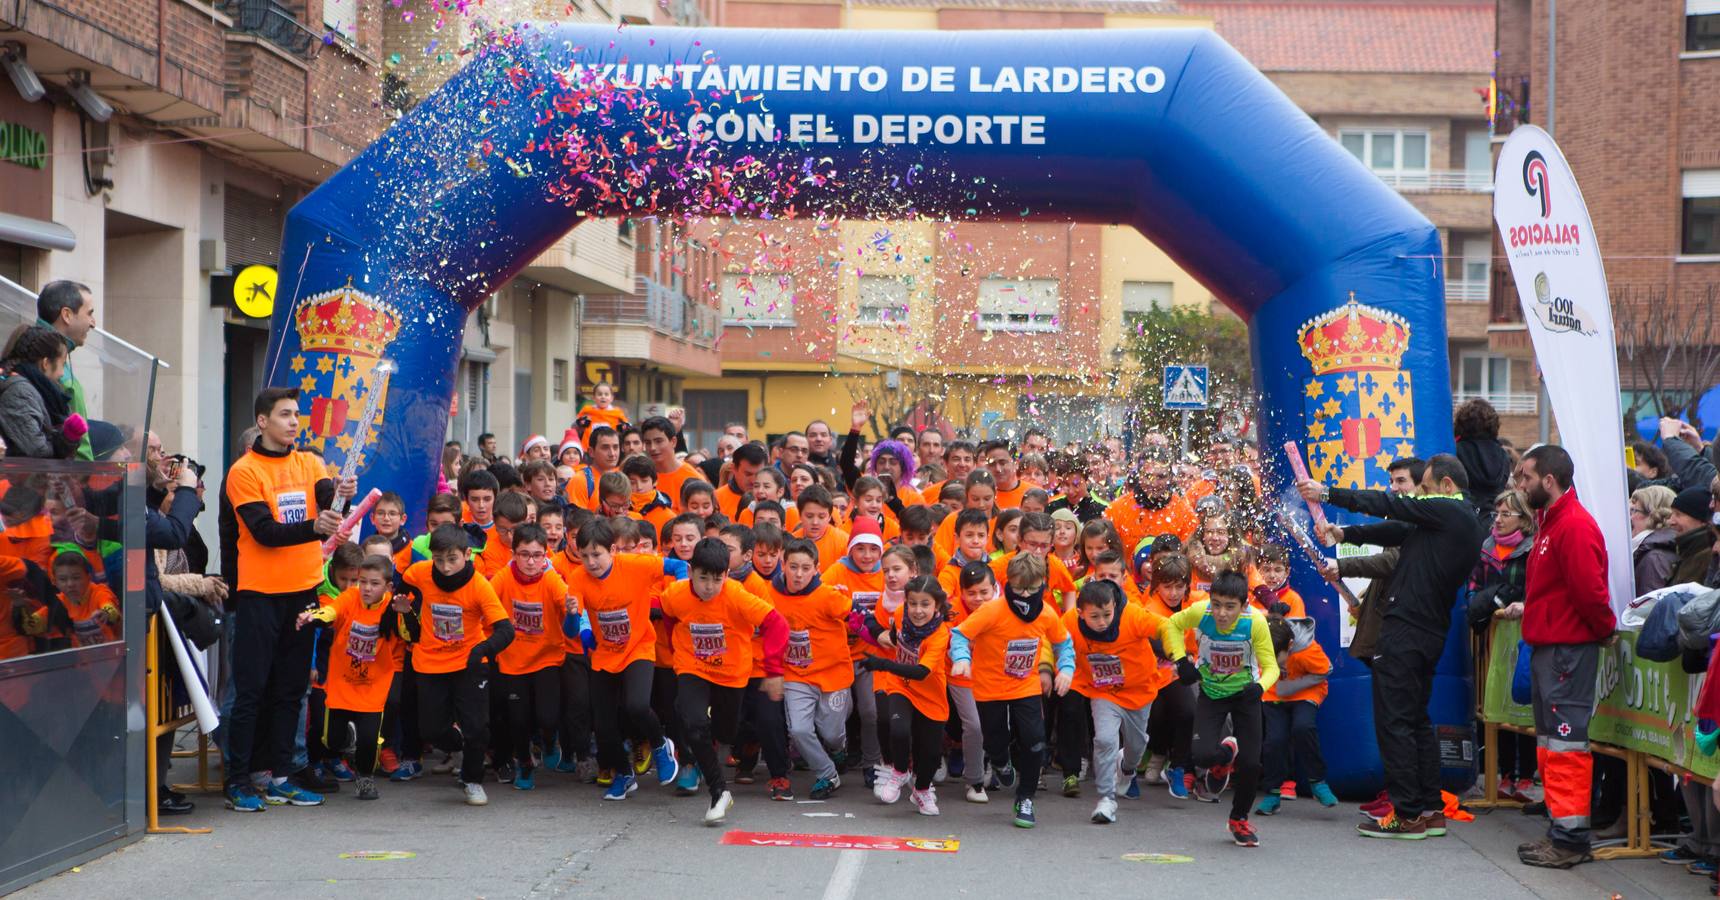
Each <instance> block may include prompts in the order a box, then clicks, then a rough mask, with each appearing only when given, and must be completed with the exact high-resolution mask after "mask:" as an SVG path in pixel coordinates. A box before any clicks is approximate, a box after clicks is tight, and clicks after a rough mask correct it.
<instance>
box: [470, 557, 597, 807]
mask: <svg viewBox="0 0 1720 900" xmlns="http://www.w3.org/2000/svg"><path fill="white" fill-rule="evenodd" d="M498 527H499V526H498ZM548 548H549V536H548V535H547V534H545V533H544V530H543V526H541V525H537V524H527V525H520V526H518V527H517V528H515V529H514V533H513V549H514V557H513V560H512V561H510V562H509V563H508V564H507V566H506V567H504V568H503V569H502V570H501V571H500V572H497V573H496V574H495V576H494V577H493V578H491V579H490V587H492V588H494V589H495V591H496V597H497V599H498V600H499V601H500V602H501V604H502V609H504V610H507V612H508V616H509V618H510V619H511V620H512V621H513V623H514V641H513V643H511V644H509V645H508V647H507V649H506V650H503V651H502V652H501V653H500V654H498V655H497V656H496V671H497V673H498V674H499V676H500V680H501V689H502V694H503V696H504V697H505V698H506V700H507V710H508V716H507V727H508V729H509V731H510V732H511V735H510V737H511V740H509V741H508V742H507V748H508V749H509V750H511V751H512V753H513V755H514V757H515V763H516V768H515V770H514V771H515V774H514V788H515V789H517V790H522V791H529V790H531V789H532V788H533V787H534V786H535V780H534V778H533V775H534V770H533V767H532V749H531V740H532V734H533V731H534V729H535V731H536V733H537V735H538V736H539V737H540V738H541V739H542V741H543V746H544V748H545V750H546V751H547V750H548V749H549V748H551V747H554V746H555V737H556V730H557V728H558V727H559V726H560V725H561V709H562V696H561V666H562V662H563V661H564V660H565V659H566V658H567V638H566V637H565V635H564V626H565V624H566V620H567V618H568V616H569V614H570V612H571V614H572V615H573V620H574V628H573V629H572V630H573V631H574V633H575V634H577V633H578V632H579V629H578V622H579V618H578V610H577V609H574V610H571V611H570V610H568V608H567V607H568V603H569V598H568V594H567V582H565V581H562V579H561V576H560V575H558V574H556V572H555V570H554V569H552V568H550V565H549V552H548ZM501 761H502V762H505V761H506V760H501Z"/></svg>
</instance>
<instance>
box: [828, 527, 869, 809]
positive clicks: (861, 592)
mask: <svg viewBox="0 0 1720 900" xmlns="http://www.w3.org/2000/svg"><path fill="white" fill-rule="evenodd" d="M883 555H884V541H883V539H882V538H880V537H879V536H878V523H877V522H876V521H874V520H872V519H870V518H866V517H864V516H862V517H861V518H859V519H857V520H855V522H854V533H853V534H852V535H850V536H849V538H848V553H847V555H845V556H843V557H842V558H841V559H838V560H837V561H836V562H834V563H831V564H830V565H828V566H826V567H825V568H824V572H823V574H822V575H820V576H819V577H820V578H821V579H823V581H824V584H826V585H827V586H829V587H832V588H835V589H836V590H837V591H840V592H841V593H842V595H843V596H845V597H847V598H848V599H849V601H850V602H851V603H852V605H853V607H854V609H855V610H856V611H858V612H859V613H860V614H861V615H865V614H867V613H869V612H871V611H872V610H873V608H875V607H876V606H877V605H878V601H879V599H880V598H882V597H883V596H884V571H883V569H882V567H881V566H880V561H881V559H882V558H883ZM848 649H849V654H850V656H851V658H852V659H853V661H854V662H855V663H856V665H855V667H854V682H853V684H852V685H850V687H849V693H850V695H851V696H852V699H853V701H854V712H855V713H856V714H857V715H858V716H859V718H860V766H861V775H862V776H863V778H864V779H865V782H866V787H867V789H868V790H870V789H871V787H872V785H873V784H874V783H876V780H877V768H878V765H879V763H880V762H881V761H882V759H883V750H882V742H881V741H880V740H879V736H878V698H877V697H876V696H875V695H874V694H873V691H872V672H871V670H870V669H864V668H861V667H860V666H859V665H858V663H859V662H860V660H862V659H864V658H866V657H867V656H869V655H871V654H870V652H869V651H868V650H867V644H865V643H862V642H861V641H860V639H859V637H858V636H857V635H855V634H853V633H850V634H849V635H848Z"/></svg>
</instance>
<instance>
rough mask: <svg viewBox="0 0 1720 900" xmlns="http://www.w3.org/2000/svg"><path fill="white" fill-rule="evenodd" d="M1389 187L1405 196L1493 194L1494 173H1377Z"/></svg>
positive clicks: (1462, 170) (1457, 171)
mask: <svg viewBox="0 0 1720 900" xmlns="http://www.w3.org/2000/svg"><path fill="white" fill-rule="evenodd" d="M1374 174H1376V175H1378V176H1379V177H1380V180H1381V181H1383V182H1385V183H1386V185H1387V186H1389V187H1391V188H1393V189H1395V190H1397V191H1398V192H1399V193H1404V194H1491V193H1493V173H1492V172H1490V171H1470V170H1468V169H1430V170H1428V171H1426V172H1375V173H1374Z"/></svg>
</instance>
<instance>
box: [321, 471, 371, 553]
mask: <svg viewBox="0 0 1720 900" xmlns="http://www.w3.org/2000/svg"><path fill="white" fill-rule="evenodd" d="M381 499H382V489H381V488H371V489H370V493H368V494H365V495H364V499H363V500H360V501H358V505H357V506H355V507H353V508H352V512H349V513H347V514H346V518H344V519H342V520H340V531H339V532H336V533H335V534H331V535H329V536H328V540H326V541H323V559H328V558H329V557H331V556H333V555H334V551H335V548H336V547H339V546H340V542H341V538H340V536H341V535H342V534H352V533H353V529H354V528H357V527H358V526H359V523H361V522H363V521H364V517H365V516H368V515H370V511H371V509H373V508H375V506H376V501H378V500H381Z"/></svg>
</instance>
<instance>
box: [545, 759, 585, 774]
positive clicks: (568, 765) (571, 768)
mask: <svg viewBox="0 0 1720 900" xmlns="http://www.w3.org/2000/svg"><path fill="white" fill-rule="evenodd" d="M544 765H546V766H549V760H547V759H546V760H544ZM550 768H552V769H555V770H556V771H557V772H561V773H563V774H569V773H573V772H577V771H579V760H577V759H574V758H573V757H571V756H563V757H561V758H559V759H557V760H556V761H555V765H553V766H550Z"/></svg>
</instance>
